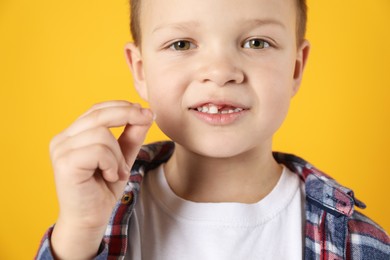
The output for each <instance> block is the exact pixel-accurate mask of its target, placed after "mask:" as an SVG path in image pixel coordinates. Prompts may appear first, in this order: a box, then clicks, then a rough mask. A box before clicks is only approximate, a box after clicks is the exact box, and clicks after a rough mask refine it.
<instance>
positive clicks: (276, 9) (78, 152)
mask: <svg viewBox="0 0 390 260" xmlns="http://www.w3.org/2000/svg"><path fill="white" fill-rule="evenodd" d="M305 17H306V8H305V3H304V1H298V0H296V1H295V0H273V1H269V0H245V1H237V0H208V1H199V0H181V1H177V0H164V1H161V0H142V1H140V0H138V1H134V0H133V1H132V33H133V37H134V41H135V43H134V44H128V45H127V47H126V56H127V59H128V63H129V66H130V68H131V70H132V73H133V76H134V81H135V86H136V88H137V91H138V93H139V94H140V96H141V97H142V98H143V99H145V100H147V101H148V102H149V104H150V107H151V110H148V109H144V108H141V107H140V106H139V105H137V104H132V103H129V102H125V101H111V102H106V103H102V104H98V105H95V106H94V107H92V108H91V109H90V110H89V111H87V112H86V113H85V114H84V115H82V116H81V117H80V118H79V119H78V120H76V122H74V123H73V124H72V125H71V126H70V127H69V128H68V129H66V130H65V131H64V132H62V133H60V134H59V135H58V136H56V137H55V138H54V139H53V141H52V143H51V158H52V161H53V166H54V171H55V179H56V186H57V193H58V198H59V204H60V214H59V217H58V221H57V223H56V225H55V227H54V228H53V229H50V230H49V232H48V233H47V235H46V236H45V238H44V240H43V243H42V246H41V249H40V251H39V252H38V255H37V258H38V259H46V258H53V257H54V258H58V259H90V258H94V257H97V258H99V259H105V258H107V257H110V258H124V257H126V258H128V259H141V258H142V259H302V258H304V259H389V255H390V245H389V238H388V236H387V234H386V233H385V232H384V231H383V230H382V229H381V228H380V227H378V226H377V225H376V224H375V223H373V222H372V221H371V220H369V219H368V218H366V217H364V216H363V215H361V214H360V213H358V212H356V211H354V206H357V207H364V205H363V204H362V203H361V202H359V201H358V200H356V199H355V198H354V196H353V193H352V191H350V190H349V189H347V188H345V187H342V186H340V185H339V184H337V183H336V182H334V181H333V180H332V179H331V178H330V177H328V176H327V175H325V174H323V173H321V172H320V171H318V170H317V169H316V168H314V167H313V166H311V165H310V164H308V163H306V162H305V161H303V160H302V159H299V158H297V157H294V156H292V155H286V154H280V153H274V154H273V153H272V151H271V149H272V137H273V134H274V133H275V132H276V130H277V129H278V128H279V126H280V125H281V123H282V122H283V120H284V118H285V116H286V114H287V111H288V107H289V102H290V99H291V97H292V96H294V95H295V94H296V92H297V91H298V88H299V85H300V82H301V78H302V74H303V69H304V65H305V63H306V60H307V57H308V53H309V44H308V42H307V41H306V40H304V27H305V22H306V18H305ZM152 111H153V112H152ZM153 119H156V122H157V124H158V125H159V127H160V128H161V129H162V130H163V131H164V133H165V134H166V135H167V136H169V137H170V138H171V139H172V140H173V141H174V143H173V142H164V143H157V144H152V145H149V146H144V147H142V148H141V144H142V143H143V140H144V138H145V135H146V133H147V131H148V129H149V127H150V125H151V123H152V121H153ZM123 125H126V127H125V130H124V132H123V134H122V135H121V136H120V138H119V140H118V141H117V140H115V138H114V137H113V136H112V135H111V133H110V131H109V128H110V127H116V126H123ZM140 149H141V150H140ZM137 154H138V156H137ZM136 157H137V158H136ZM130 167H132V169H131V176H129V172H130ZM129 178H130V182H128V179H129ZM123 190H124V192H123ZM140 190H142V192H140ZM118 200H119V202H118V203H117V201H118ZM107 223H109V224H108V226H107ZM103 237H104V240H103ZM102 240H103V242H102Z"/></svg>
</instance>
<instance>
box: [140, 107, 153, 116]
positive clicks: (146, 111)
mask: <svg viewBox="0 0 390 260" xmlns="http://www.w3.org/2000/svg"><path fill="white" fill-rule="evenodd" d="M141 112H142V114H144V115H145V116H150V117H153V113H152V111H150V109H147V108H141Z"/></svg>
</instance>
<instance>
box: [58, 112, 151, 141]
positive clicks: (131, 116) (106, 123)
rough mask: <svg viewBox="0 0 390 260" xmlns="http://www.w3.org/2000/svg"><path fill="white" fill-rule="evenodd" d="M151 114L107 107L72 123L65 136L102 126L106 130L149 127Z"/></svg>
mask: <svg viewBox="0 0 390 260" xmlns="http://www.w3.org/2000/svg"><path fill="white" fill-rule="evenodd" d="M152 122H153V114H152V112H151V111H150V110H149V109H145V108H140V107H137V106H116V107H107V108H102V109H98V110H94V111H92V112H90V113H89V114H88V115H86V116H84V117H82V118H80V119H79V120H77V121H76V122H74V123H73V124H72V125H71V126H70V127H69V128H68V129H67V130H65V133H64V134H65V135H67V136H73V135H76V134H78V133H81V132H83V131H85V130H87V129H91V128H96V127H99V126H103V127H106V128H110V127H119V126H125V125H127V124H130V125H150V124H151V123H152Z"/></svg>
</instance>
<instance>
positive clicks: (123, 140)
mask: <svg viewBox="0 0 390 260" xmlns="http://www.w3.org/2000/svg"><path fill="white" fill-rule="evenodd" d="M150 126H151V125H146V126H140V125H127V126H126V127H125V129H124V131H123V133H122V134H121V136H120V137H119V139H118V142H119V145H120V148H121V150H122V153H123V156H124V158H125V160H126V163H127V165H128V166H131V165H133V163H134V161H135V159H136V157H137V154H138V152H139V150H140V149H141V146H142V144H143V142H144V140H145V138H146V134H147V132H148V130H149V128H150Z"/></svg>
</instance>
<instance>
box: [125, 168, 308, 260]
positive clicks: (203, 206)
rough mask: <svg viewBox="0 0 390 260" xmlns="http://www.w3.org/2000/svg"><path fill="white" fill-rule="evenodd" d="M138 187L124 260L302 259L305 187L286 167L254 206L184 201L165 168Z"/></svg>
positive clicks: (150, 173)
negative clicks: (174, 190) (167, 177)
mask: <svg viewBox="0 0 390 260" xmlns="http://www.w3.org/2000/svg"><path fill="white" fill-rule="evenodd" d="M142 185H143V186H142V190H141V195H140V198H139V201H138V203H137V205H136V207H135V213H134V215H133V217H132V220H131V223H130V225H129V245H128V246H129V248H128V253H127V255H126V259H145V260H151V259H158V260H165V259H169V260H175V259H180V260H183V259H186V260H191V259H196V260H199V259H202V260H206V259H212V260H218V259H224V260H225V259H245V260H248V259H267V260H268V259H270V260H271V259H278V260H281V259H289V260H294V259H300V260H301V259H302V251H303V245H304V244H303V237H304V236H303V223H304V219H305V218H304V216H305V215H304V214H305V213H304V188H303V187H304V185H303V184H301V182H300V180H299V177H298V175H296V174H294V173H292V172H290V171H289V170H288V169H287V168H285V167H284V169H283V173H282V175H281V177H280V179H279V181H278V183H277V185H276V186H275V187H274V189H273V190H272V191H271V192H270V193H269V194H268V195H267V196H266V197H265V198H263V199H262V200H261V201H259V202H257V203H253V204H243V203H196V202H191V201H187V200H184V199H182V198H180V197H178V196H177V195H176V194H174V192H173V191H172V190H171V189H170V187H169V185H168V183H167V181H166V179H165V174H164V170H163V166H160V167H159V168H157V169H155V170H153V171H151V172H149V173H148V174H146V176H145V179H144V181H143V184H142Z"/></svg>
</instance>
